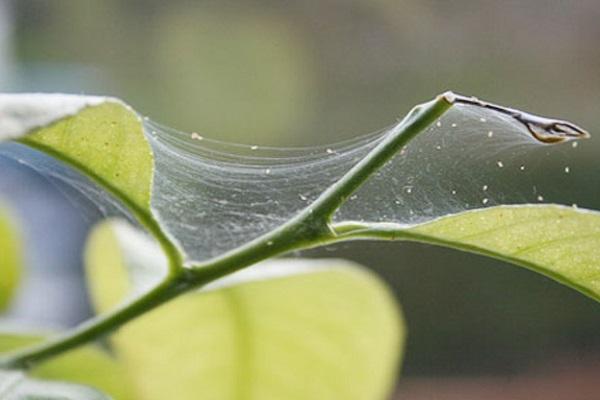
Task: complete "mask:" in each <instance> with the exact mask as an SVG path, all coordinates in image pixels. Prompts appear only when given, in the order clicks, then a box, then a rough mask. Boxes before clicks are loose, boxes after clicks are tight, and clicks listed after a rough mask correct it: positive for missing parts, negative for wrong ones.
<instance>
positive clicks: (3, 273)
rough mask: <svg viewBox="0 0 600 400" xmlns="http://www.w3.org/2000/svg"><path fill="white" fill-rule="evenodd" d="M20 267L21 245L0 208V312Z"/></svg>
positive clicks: (11, 292) (13, 286) (11, 293)
mask: <svg viewBox="0 0 600 400" xmlns="http://www.w3.org/2000/svg"><path fill="white" fill-rule="evenodd" d="M21 266H22V260H21V245H20V243H19V237H18V234H17V231H16V228H15V226H14V224H13V223H12V221H11V220H10V219H9V217H8V214H7V213H6V212H5V211H4V209H2V208H0V311H1V310H2V309H4V308H5V307H6V305H7V304H8V302H9V300H10V299H11V298H12V295H13V292H14V290H15V287H16V285H17V282H18V278H19V272H20V270H21Z"/></svg>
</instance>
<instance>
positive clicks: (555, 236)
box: [334, 205, 600, 301]
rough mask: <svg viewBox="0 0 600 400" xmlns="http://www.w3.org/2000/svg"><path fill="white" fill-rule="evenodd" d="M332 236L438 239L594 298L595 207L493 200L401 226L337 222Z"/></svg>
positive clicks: (598, 270) (598, 291)
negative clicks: (505, 203) (490, 203)
mask: <svg viewBox="0 0 600 400" xmlns="http://www.w3.org/2000/svg"><path fill="white" fill-rule="evenodd" d="M336 229H337V230H338V232H339V236H337V237H336V238H335V239H334V240H335V241H340V240H347V239H351V238H355V239H361V238H364V239H368V238H374V239H389V240H413V241H421V242H427V243H434V244H439V245H442V246H447V247H452V248H456V249H460V250H464V251H469V252H474V253H479V254H484V255H487V256H491V257H494V258H498V259H501V260H504V261H507V262H510V263H513V264H517V265H521V266H523V267H526V268H529V269H531V270H533V271H536V272H539V273H541V274H543V275H546V276H548V277H550V278H552V279H555V280H557V281H559V282H561V283H563V284H566V285H568V286H571V287H573V288H575V289H577V290H579V291H580V292H582V293H584V294H586V295H588V296H590V297H591V298H593V299H595V300H598V301H600V213H598V212H596V211H590V210H582V209H576V208H573V207H565V206H558V205H522V206H498V207H491V208H486V209H480V210H474V211H467V212H462V213H458V214H455V215H450V216H447V217H442V218H439V219H437V220H434V221H432V222H429V223H425V224H421V225H417V226H414V227H412V228H408V229H407V228H405V227H402V226H398V225H395V224H368V223H364V224H354V223H348V224H340V225H338V226H337V228H336Z"/></svg>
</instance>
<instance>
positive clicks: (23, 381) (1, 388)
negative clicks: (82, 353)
mask: <svg viewBox="0 0 600 400" xmlns="http://www.w3.org/2000/svg"><path fill="white" fill-rule="evenodd" d="M0 398H1V399H4V400H33V399H40V400H110V397H108V396H106V395H104V394H102V393H100V392H99V391H97V390H94V389H92V388H89V387H85V386H82V385H76V384H73V383H63V382H51V381H42V380H39V379H31V378H29V377H27V375H25V374H24V373H23V372H22V371H2V370H0Z"/></svg>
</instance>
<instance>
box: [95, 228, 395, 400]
mask: <svg viewBox="0 0 600 400" xmlns="http://www.w3.org/2000/svg"><path fill="white" fill-rule="evenodd" d="M99 229H101V232H102V234H94V235H93V236H92V238H91V241H90V242H89V245H88V250H87V254H88V257H87V262H88V274H89V276H90V280H91V281H92V282H94V285H93V289H94V290H93V292H94V293H93V295H94V296H93V297H94V299H95V303H96V304H98V305H99V306H100V309H101V311H105V310H106V308H107V307H111V306H113V305H114V303H115V300H117V299H111V298H110V297H111V296H122V295H123V289H122V283H121V282H117V280H118V279H121V280H122V279H123V277H122V275H123V274H122V272H119V270H120V269H122V268H123V266H124V265H126V263H127V261H126V257H125V256H124V255H123V249H124V248H125V247H127V246H131V245H132V242H131V241H127V242H122V241H121V242H119V241H118V240H116V239H117V237H116V236H114V237H112V238H111V237H110V236H109V235H107V231H106V229H105V228H99ZM116 244H118V245H117V246H115V245H116ZM111 246H112V250H110V247H111ZM109 251H112V254H110V255H108V252H109ZM107 271H109V272H107ZM120 275H121V277H120V278H118V279H117V277H119V276H120ZM403 339H404V328H403V323H402V319H401V315H400V314H399V310H398V307H397V305H396V304H395V302H394V300H393V298H392V296H391V295H390V293H389V292H388V290H387V288H386V286H385V285H384V284H383V283H382V281H380V280H379V279H378V278H376V277H375V276H374V275H373V274H371V273H369V272H368V271H366V270H365V269H363V268H361V267H359V266H357V265H355V264H352V263H349V262H347V261H342V260H328V261H326V260H312V261H310V260H276V261H271V262H267V263H263V264H259V265H256V266H254V267H251V268H250V269H248V270H245V271H242V272H239V273H236V274H234V275H232V276H230V277H228V278H226V279H224V280H223V281H218V283H216V284H214V285H213V286H211V287H208V288H206V289H205V290H203V291H200V292H193V293H189V294H187V295H184V296H182V297H179V298H177V299H175V300H173V301H171V302H170V303H168V304H166V305H163V306H161V307H159V308H158V309H156V310H153V311H151V312H149V313H148V314H145V315H143V316H142V317H140V318H139V319H137V320H134V321H133V322H131V323H130V324H128V325H126V326H124V327H123V328H122V329H121V330H120V331H118V332H117V333H116V334H115V335H114V336H113V344H114V345H115V349H116V350H117V353H118V355H119V358H120V359H121V360H122V362H123V364H124V365H125V367H126V368H127V370H128V372H129V374H130V376H131V377H132V378H133V379H134V381H135V387H136V390H137V391H136V395H137V398H138V399H140V400H154V399H161V400H162V399H165V398H171V397H172V396H173V394H174V393H176V396H177V399H178V400H186V399H200V398H202V399H219V400H228V399H231V400H234V399H235V400H238V399H248V400H253V399H256V400H269V399H273V400H275V399H277V400H279V399H286V400H294V399H299V400H300V399H302V400H305V399H311V400H321V399H322V400H325V399H332V400H333V399H336V400H337V399H345V400H377V399H380V400H383V399H386V398H387V396H388V395H389V391H390V389H391V388H392V387H393V384H394V382H395V377H396V366H397V363H398V361H399V354H400V350H401V345H402V342H403Z"/></svg>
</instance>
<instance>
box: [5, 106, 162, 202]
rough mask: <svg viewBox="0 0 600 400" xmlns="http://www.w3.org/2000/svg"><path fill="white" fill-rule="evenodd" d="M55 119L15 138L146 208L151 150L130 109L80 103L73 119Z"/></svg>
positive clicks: (149, 187)
mask: <svg viewBox="0 0 600 400" xmlns="http://www.w3.org/2000/svg"><path fill="white" fill-rule="evenodd" d="M83 99H87V98H83ZM33 101H35V100H33ZM49 101H58V100H53V99H52V98H50V100H49ZM82 101H84V100H82ZM56 118H57V119H56V120H52V123H50V124H47V125H44V126H41V127H37V128H33V129H29V130H27V131H21V133H20V135H19V140H20V141H21V142H23V143H26V144H28V145H30V146H32V147H35V148H37V149H40V150H42V151H44V152H46V153H48V154H51V155H53V156H56V157H57V158H59V159H61V160H63V161H65V162H67V163H69V164H70V165H72V166H74V167H75V168H77V169H79V170H80V171H82V172H83V173H84V174H86V175H88V176H90V177H92V178H93V179H95V180H97V181H99V182H100V183H101V184H102V185H104V186H106V187H108V188H111V189H112V190H113V191H115V192H117V193H119V194H120V197H122V198H123V199H124V200H125V201H128V202H131V203H133V204H134V205H135V206H137V207H139V208H141V209H143V210H146V211H147V210H149V207H150V191H151V182H152V169H153V158H152V151H151V148H150V144H149V143H148V141H147V140H146V137H145V136H144V133H143V129H142V124H141V121H140V118H139V117H138V115H137V114H136V113H135V112H134V111H133V110H132V109H131V108H129V107H127V106H126V105H124V104H123V103H121V102H119V101H117V100H114V99H109V98H106V99H103V100H101V101H100V100H98V101H96V102H93V103H85V104H84V105H83V106H82V107H81V108H80V109H79V110H77V112H76V113H75V114H74V115H71V114H70V113H68V114H64V115H62V114H58V115H57V116H56ZM0 127H1V125H0ZM1 137H2V135H1V134H0V138H1Z"/></svg>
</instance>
